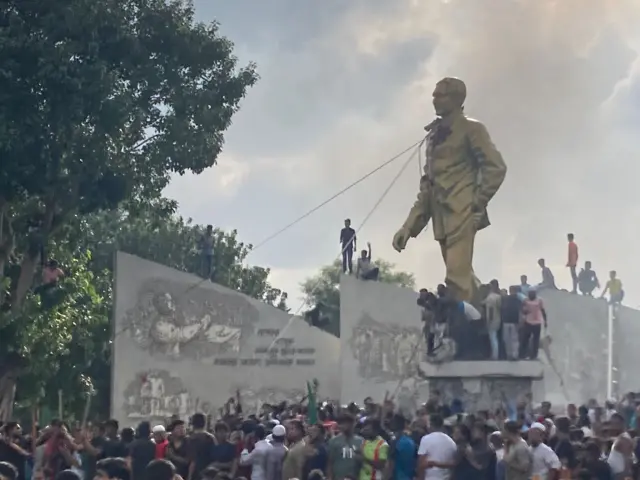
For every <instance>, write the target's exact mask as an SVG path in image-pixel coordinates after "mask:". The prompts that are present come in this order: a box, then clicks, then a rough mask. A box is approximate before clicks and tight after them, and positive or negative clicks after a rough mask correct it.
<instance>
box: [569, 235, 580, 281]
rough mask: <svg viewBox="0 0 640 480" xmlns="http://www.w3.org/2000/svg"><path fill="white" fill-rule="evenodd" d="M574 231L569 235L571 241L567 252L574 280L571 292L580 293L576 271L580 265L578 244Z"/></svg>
mask: <svg viewBox="0 0 640 480" xmlns="http://www.w3.org/2000/svg"><path fill="white" fill-rule="evenodd" d="M573 239H574V236H573V233H570V234H568V235H567V240H568V241H569V249H568V253H567V267H569V271H570V272H571V280H572V282H573V289H572V290H571V293H578V274H577V273H576V267H577V265H578V245H577V244H576V242H574V240H573Z"/></svg>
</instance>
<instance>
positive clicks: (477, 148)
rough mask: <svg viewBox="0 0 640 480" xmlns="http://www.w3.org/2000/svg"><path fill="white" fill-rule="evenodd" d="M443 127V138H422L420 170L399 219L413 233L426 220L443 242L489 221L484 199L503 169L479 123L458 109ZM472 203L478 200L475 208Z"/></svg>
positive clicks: (489, 195)
mask: <svg viewBox="0 0 640 480" xmlns="http://www.w3.org/2000/svg"><path fill="white" fill-rule="evenodd" d="M434 128H439V127H438V126H437V124H436V126H435V127H434ZM445 128H446V127H445ZM448 128H449V129H450V130H448V135H446V138H445V139H444V141H442V142H438V143H434V144H433V145H432V146H431V147H430V145H429V142H430V141H431V140H429V138H428V140H427V158H426V165H425V175H424V176H423V177H422V179H421V180H420V192H419V193H418V198H417V200H416V202H415V203H414V205H413V207H412V208H411V211H410V212H409V215H408V217H407V220H406V222H405V224H404V226H405V227H406V228H407V229H408V230H409V231H410V233H411V236H412V237H416V236H418V235H419V234H420V232H421V231H422V230H423V229H424V228H425V227H426V226H427V224H428V223H429V220H431V221H432V223H433V233H434V236H435V239H436V240H438V241H440V242H445V243H446V244H449V243H451V242H455V241H456V240H457V239H458V237H459V236H466V235H469V233H471V232H470V231H469V228H472V229H474V230H475V231H477V230H481V229H483V228H485V227H487V226H489V217H488V215H487V211H486V205H487V204H488V203H489V200H491V198H492V197H493V196H494V195H495V193H496V192H497V191H498V189H499V188H500V185H501V184H502V182H503V181H504V178H505V175H506V173H507V166H506V164H505V163H504V160H503V159H502V155H501V154H500V152H499V151H498V150H497V148H496V147H495V145H494V144H493V142H492V141H491V137H490V136H489V132H488V131H487V129H486V128H485V126H484V125H483V124H482V123H480V122H478V121H477V120H473V119H471V118H467V117H465V116H464V115H463V114H460V115H458V116H457V117H454V118H453V119H452V120H451V122H450V124H449V126H448ZM429 136H430V135H428V137H429ZM474 205H479V206H480V213H478V212H477V209H475V210H474ZM475 231H473V232H472V233H475Z"/></svg>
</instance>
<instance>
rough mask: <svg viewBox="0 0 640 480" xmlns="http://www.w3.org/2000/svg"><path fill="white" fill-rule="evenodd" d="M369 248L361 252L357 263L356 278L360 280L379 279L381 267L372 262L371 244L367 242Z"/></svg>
mask: <svg viewBox="0 0 640 480" xmlns="http://www.w3.org/2000/svg"><path fill="white" fill-rule="evenodd" d="M367 248H368V250H362V252H360V258H358V263H357V264H356V278H359V279H360V280H373V281H377V280H378V275H379V274H380V269H379V268H378V267H376V266H374V265H373V263H371V244H370V243H368V242H367Z"/></svg>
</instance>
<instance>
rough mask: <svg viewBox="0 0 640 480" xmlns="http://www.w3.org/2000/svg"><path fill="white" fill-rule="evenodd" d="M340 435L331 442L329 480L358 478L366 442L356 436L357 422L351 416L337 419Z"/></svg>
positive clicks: (345, 415) (341, 416) (346, 415)
mask: <svg viewBox="0 0 640 480" xmlns="http://www.w3.org/2000/svg"><path fill="white" fill-rule="evenodd" d="M337 423H338V427H339V429H340V434H339V435H338V436H336V437H333V438H332V439H331V440H330V441H329V448H328V450H329V463H328V466H327V478H328V480H344V479H345V478H347V477H348V478H358V474H359V473H360V467H361V464H362V463H361V461H360V458H359V452H360V450H361V449H362V444H363V443H364V440H363V438H362V437H359V436H357V435H354V433H353V429H354V426H355V420H354V418H353V417H352V416H351V415H348V414H343V415H340V416H339V417H338V419H337Z"/></svg>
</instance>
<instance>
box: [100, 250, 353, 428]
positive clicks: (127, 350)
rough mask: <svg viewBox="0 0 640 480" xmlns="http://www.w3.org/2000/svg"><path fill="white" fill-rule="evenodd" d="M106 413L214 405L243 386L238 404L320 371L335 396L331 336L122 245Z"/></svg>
mask: <svg viewBox="0 0 640 480" xmlns="http://www.w3.org/2000/svg"><path fill="white" fill-rule="evenodd" d="M115 282H116V285H115V321H114V355H113V367H112V402H111V408H112V412H111V415H112V417H114V418H117V419H118V420H120V422H121V423H123V424H124V425H132V424H135V423H137V422H138V421H140V420H141V419H143V418H144V419H148V418H151V419H152V420H161V419H164V418H166V417H168V416H171V415H173V414H178V415H180V416H181V417H183V418H186V417H188V416H189V415H191V414H193V413H194V412H195V411H202V412H205V413H207V412H209V411H210V412H214V411H217V410H218V408H220V407H221V406H222V405H223V404H224V403H225V402H226V401H227V399H228V398H229V397H231V396H234V394H235V391H236V389H237V388H239V389H240V391H241V395H242V401H243V404H244V409H245V412H249V411H252V410H254V409H256V408H258V407H259V405H260V404H262V403H271V404H273V403H277V402H280V401H282V400H285V399H286V400H291V399H292V398H296V397H301V396H302V395H304V394H305V393H306V381H308V380H309V381H310V380H312V379H313V378H317V379H318V381H319V382H320V388H319V396H321V397H328V398H334V399H337V398H339V396H340V381H339V374H338V373H337V372H339V358H340V342H339V340H338V339H337V338H335V337H333V336H331V335H329V334H326V333H324V332H322V331H320V330H318V329H316V328H313V327H310V326H309V325H308V324H307V323H305V322H304V321H303V320H301V319H299V318H296V319H294V320H293V322H292V323H291V325H290V326H289V328H287V330H286V331H285V332H284V333H283V334H281V336H282V338H281V339H280V340H279V342H278V344H277V348H273V349H272V351H271V352H270V353H267V351H266V350H267V349H268V347H270V346H271V345H272V343H273V341H274V340H275V339H276V337H277V336H278V334H280V333H281V332H282V330H283V329H284V328H285V326H286V325H287V324H288V323H289V320H290V318H291V316H290V315H289V314H287V313H285V312H282V311H280V310H278V309H276V308H274V307H271V306H269V305H266V304H264V303H261V302H259V301H257V300H254V299H252V298H249V297H247V296H246V295H242V294H240V293H238V292H235V291H232V290H229V289H226V288H224V287H221V286H219V285H215V284H213V283H211V282H209V281H201V279H200V278H198V277H195V276H193V275H189V274H186V273H183V272H179V271H176V270H173V269H170V268H167V267H164V266H162V265H159V264H156V263H153V262H148V261H146V260H142V259H140V258H138V257H134V256H132V255H128V254H124V253H119V254H118V256H117V262H116V281H115Z"/></svg>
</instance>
